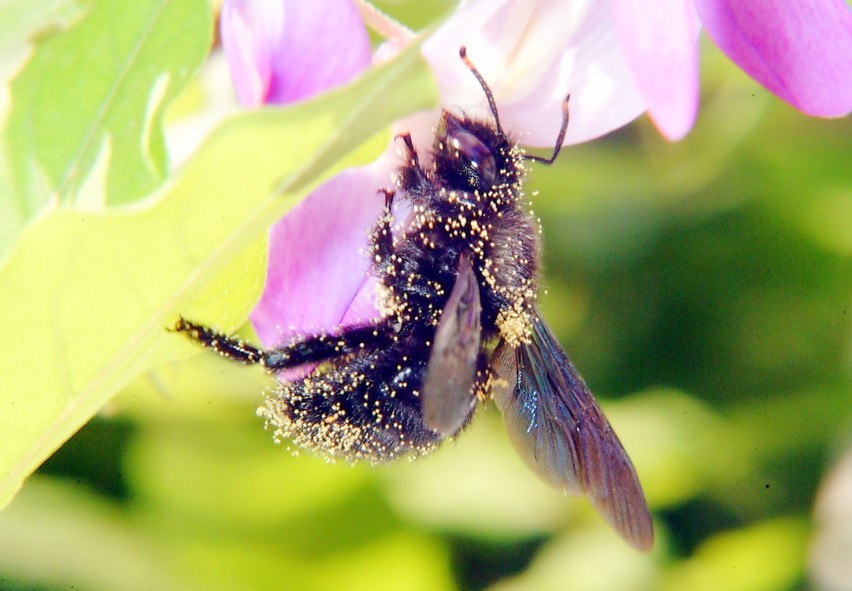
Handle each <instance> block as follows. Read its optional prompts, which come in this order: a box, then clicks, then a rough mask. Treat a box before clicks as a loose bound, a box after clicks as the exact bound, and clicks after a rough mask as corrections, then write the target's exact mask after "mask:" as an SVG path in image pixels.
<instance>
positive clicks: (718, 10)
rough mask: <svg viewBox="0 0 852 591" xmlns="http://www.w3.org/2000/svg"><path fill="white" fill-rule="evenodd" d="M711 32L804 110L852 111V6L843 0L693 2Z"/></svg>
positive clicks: (746, 67) (758, 77)
mask: <svg viewBox="0 0 852 591" xmlns="http://www.w3.org/2000/svg"><path fill="white" fill-rule="evenodd" d="M695 6H696V9H697V11H698V16H699V17H700V18H701V21H702V24H703V25H704V26H705V27H706V29H707V34H708V35H709V36H710V38H711V39H713V41H714V42H715V43H716V44H717V45H718V46H719V48H720V49H721V50H722V51H723V52H725V54H726V55H727V56H728V57H729V58H731V59H732V60H733V61H734V62H736V63H737V65H739V66H740V67H741V68H742V69H743V70H744V71H745V72H746V73H748V74H749V75H750V76H751V77H752V78H754V79H755V80H757V81H758V82H760V83H761V84H762V85H763V86H765V87H766V88H767V89H769V90H770V91H771V92H773V93H774V94H776V95H777V96H778V97H780V98H782V99H783V100H785V101H787V102H788V103H790V104H791V105H793V106H794V107H796V108H797V109H799V110H800V111H802V112H804V113H806V114H808V115H815V116H820V117H836V116H841V115H845V114H847V113H849V112H850V111H852V10H850V9H849V7H848V6H847V5H846V3H845V2H844V1H843V0H798V1H796V2H790V1H788V0H748V1H746V0H734V1H730V0H695Z"/></svg>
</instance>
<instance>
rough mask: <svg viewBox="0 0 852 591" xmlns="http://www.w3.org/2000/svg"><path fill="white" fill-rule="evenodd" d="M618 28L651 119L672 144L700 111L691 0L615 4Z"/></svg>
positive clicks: (618, 0)
mask: <svg viewBox="0 0 852 591" xmlns="http://www.w3.org/2000/svg"><path fill="white" fill-rule="evenodd" d="M612 6H613V13H614V14H615V25H616V27H617V30H618V34H619V37H620V38H621V44H622V47H623V48H624V52H625V55H626V57H627V61H628V62H629V63H630V68H631V70H632V71H633V75H634V76H635V77H636V82H637V84H638V85H639V89H640V91H641V93H642V96H643V97H644V99H645V104H646V105H647V106H648V114H649V115H650V116H651V119H653V120H654V123H655V124H656V125H657V127H658V128H659V130H660V132H661V133H662V134H663V135H664V136H665V137H666V138H668V139H669V140H671V141H676V140H679V139H681V138H682V137H683V136H685V135H686V134H687V133H688V132H689V130H690V129H691V128H692V124H693V123H694V122H695V114H696V111H697V110H698V44H697V39H698V32H699V25H698V17H697V16H696V14H695V9H694V7H693V4H692V1H691V0H656V1H655V2H644V1H642V0H612Z"/></svg>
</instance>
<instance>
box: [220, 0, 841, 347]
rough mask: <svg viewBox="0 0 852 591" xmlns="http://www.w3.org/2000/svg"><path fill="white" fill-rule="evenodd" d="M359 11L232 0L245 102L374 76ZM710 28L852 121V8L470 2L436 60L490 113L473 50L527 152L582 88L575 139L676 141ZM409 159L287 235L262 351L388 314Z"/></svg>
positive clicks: (327, 201)
mask: <svg viewBox="0 0 852 591" xmlns="http://www.w3.org/2000/svg"><path fill="white" fill-rule="evenodd" d="M320 5H321V6H320ZM360 8H361V14H359V11H358V7H357V6H355V5H353V3H352V2H351V1H350V0H323V1H322V2H319V3H316V2H314V3H306V2H299V1H297V0H225V2H224V4H223V12H222V37H223V42H224V46H225V51H226V54H227V56H228V59H229V64H230V67H231V71H232V77H233V80H234V84H235V86H236V89H237V94H238V97H239V98H240V100H241V102H242V103H243V104H244V105H247V106H256V105H259V104H261V103H285V102H290V101H293V100H299V99H303V98H307V97H309V96H311V95H313V94H315V93H317V92H322V91H323V90H326V89H328V88H329V87H331V86H333V85H336V84H340V83H343V82H345V81H347V80H349V79H351V78H352V77H353V76H354V75H356V74H357V73H358V72H360V71H361V70H363V69H366V68H368V67H370V64H371V56H370V47H369V40H368V37H367V32H366V28H365V26H364V24H363V20H362V16H361V15H362V14H364V13H367V12H370V11H371V10H372V9H371V8H370V7H369V6H368V5H364V4H363V3H362V4H361V5H360ZM702 25H703V26H704V27H705V28H706V30H707V32H708V34H709V35H710V37H711V38H712V39H714V40H715V41H716V43H717V44H718V45H719V46H720V48H721V49H722V50H723V51H725V52H726V53H727V54H728V55H729V56H730V57H731V58H732V59H733V60H734V61H735V62H736V63H738V64H739V65H740V66H741V67H742V68H743V69H744V70H745V71H746V72H748V73H749V74H751V75H752V76H753V77H754V78H755V79H756V80H758V81H759V82H761V83H762V84H764V85H765V86H766V87H767V88H769V89H770V90H771V91H772V92H774V93H775V94H777V95H778V96H780V97H781V98H783V99H784V100H787V101H788V102H790V103H791V104H793V105H794V106H796V107H797V108H799V109H800V110H802V111H804V112H805V113H809V114H814V115H822V116H836V115H842V114H844V113H847V112H849V111H850V110H852V15H850V11H849V9H848V7H846V5H845V4H844V3H843V1H842V0H807V1H806V2H805V1H803V2H801V3H796V5H795V6H792V5H791V4H788V3H784V2H781V1H780V0H747V1H746V0H744V1H742V2H729V1H726V0H660V1H659V2H655V3H652V4H648V3H644V2H639V1H638V0H612V2H601V1H594V0H534V1H530V0H527V1H522V0H501V1H495V0H469V1H467V2H462V3H461V5H460V7H459V8H458V9H457V11H456V12H455V14H453V15H452V16H451V17H450V18H449V19H448V20H447V21H446V22H445V23H444V24H443V25H442V26H441V27H440V28H439V29H438V30H437V31H435V32H434V33H433V34H432V35H431V36H430V37H429V38H428V39H426V40H425V41H424V43H423V45H422V52H423V55H424V57H425V58H426V60H427V61H428V62H429V63H430V65H431V66H432V68H433V72H434V75H435V78H436V81H437V83H438V86H439V89H440V92H441V103H442V105H443V106H444V107H445V108H448V109H451V110H458V111H464V112H466V113H470V114H480V115H483V116H486V115H487V114H488V111H487V109H488V106H487V102H486V100H485V96H484V94H483V93H482V90H481V88H480V87H479V86H478V84H477V83H476V81H475V80H474V79H473V77H472V76H471V75H470V72H469V71H468V70H467V69H466V68H465V67H464V65H463V64H462V63H461V62H460V60H459V58H458V49H459V47H461V46H466V47H467V49H468V55H469V56H470V57H471V59H472V60H473V61H474V62H475V64H476V66H477V68H478V69H479V70H480V72H481V73H482V74H483V76H484V78H485V79H486V80H487V81H488V83H489V85H490V87H491V89H492V91H493V93H494V97H495V99H496V101H497V104H498V105H499V109H500V116H501V120H502V122H503V125H504V127H506V128H507V129H508V130H509V132H510V133H512V134H513V135H514V136H515V137H516V138H517V139H518V140H519V141H520V142H521V143H522V144H524V145H527V146H531V147H549V146H552V144H553V142H554V139H555V136H556V132H557V130H558V128H559V122H560V117H561V109H560V105H561V103H562V101H563V99H564V97H565V94H566V93H567V92H569V91H570V93H571V97H572V98H571V115H572V120H571V126H570V127H569V131H568V134H567V136H566V138H565V143H566V144H570V143H577V142H582V141H587V140H591V139H594V138H596V137H599V136H601V135H603V134H605V133H607V132H609V131H611V130H613V129H616V128H618V127H620V126H622V125H624V124H626V123H628V122H629V121H631V120H632V119H634V118H636V117H637V116H638V115H640V114H641V113H642V112H644V111H645V110H648V111H649V113H650V115H651V117H652V119H653V120H654V122H655V123H656V124H657V126H658V127H659V128H660V130H661V132H662V133H663V134H664V135H665V136H666V137H668V138H669V139H673V140H674V139H679V138H680V137H682V136H683V135H685V134H686V133H687V132H688V130H689V129H690V128H691V126H692V123H693V121H694V118H695V113H696V110H697V102H698V70H697V68H698V54H697V45H696V39H697V36H698V32H699V30H700V28H701V26H702ZM393 41H394V43H396V44H398V43H399V42H400V39H399V38H397V39H395V40H393ZM403 41H404V39H403ZM394 43H391V44H389V45H386V46H384V47H383V48H382V50H380V52H379V53H380V54H381V55H384V54H385V53H387V49H388V47H391V49H392V48H393V47H394ZM436 120H437V114H434V113H433V114H428V115H419V116H415V117H412V118H410V119H408V120H406V121H404V122H399V123H398V124H397V128H398V129H397V131H408V132H410V134H411V136H412V138H413V139H414V141H415V145H416V146H417V148H418V150H419V151H422V152H424V153H425V152H426V151H427V150H428V147H429V144H430V143H431V137H432V131H431V130H432V127H433V126H434V124H435V121H436ZM398 164H399V163H398V160H397V158H396V156H395V150H394V147H393V146H392V145H391V146H389V149H388V151H387V152H386V153H385V155H383V156H382V158H380V159H379V160H378V161H376V162H375V163H373V164H372V165H370V166H367V167H363V168H354V169H350V170H348V171H346V172H344V173H343V174H342V175H340V176H338V177H337V178H335V179H332V180H331V181H329V182H328V183H326V184H324V185H323V186H321V187H320V188H319V189H317V190H316V191H315V192H314V193H313V194H312V195H310V196H309V197H308V198H307V199H305V200H304V201H303V202H302V203H301V204H300V205H299V206H298V207H296V208H295V209H294V210H292V211H291V212H290V213H289V214H288V215H287V216H286V217H285V218H284V219H283V220H281V221H280V222H279V223H278V224H276V225H275V226H274V227H273V229H272V231H271V235H270V256H269V260H270V264H269V270H268V277H267V284H266V287H265V290H264V293H263V296H262V297H261V300H260V302H259V303H258V305H257V307H256V308H255V310H254V311H253V312H252V315H251V319H252V322H253V324H254V327H255V329H256V331H257V333H258V336H259V337H260V340H261V342H262V343H263V345H264V346H267V347H268V346H274V345H277V344H280V343H281V342H282V341H284V340H286V339H287V338H289V337H290V336H291V335H293V334H303V333H306V332H316V331H321V330H332V329H334V328H335V327H337V326H339V325H341V324H349V323H353V322H357V321H359V320H360V321H365V320H368V319H370V318H373V317H375V316H377V315H378V311H377V310H376V307H375V304H374V303H373V301H372V299H371V296H372V293H373V290H372V285H371V282H370V279H369V263H368V261H367V260H366V257H365V256H364V254H363V252H364V250H365V248H366V245H367V232H368V229H369V228H370V226H372V224H373V223H374V222H375V220H376V219H378V217H379V215H380V213H381V209H382V206H383V200H382V199H381V198H380V197H379V195H378V189H379V188H381V187H388V186H390V185H391V175H392V172H393V170H394V168H395V167H396V166H398ZM396 205H397V203H396V202H395V206H396ZM395 217H397V219H401V218H403V217H404V216H402V215H399V212H395ZM316 294H322V297H316Z"/></svg>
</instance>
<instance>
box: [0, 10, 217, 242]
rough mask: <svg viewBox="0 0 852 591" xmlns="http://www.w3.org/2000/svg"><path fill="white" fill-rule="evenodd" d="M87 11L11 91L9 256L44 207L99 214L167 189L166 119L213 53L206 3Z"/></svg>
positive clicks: (52, 38)
mask: <svg viewBox="0 0 852 591" xmlns="http://www.w3.org/2000/svg"><path fill="white" fill-rule="evenodd" d="M81 4H82V7H83V8H82V10H83V11H84V12H85V15H84V16H82V17H81V18H79V20H77V21H76V22H74V23H73V25H72V26H70V27H69V28H67V29H64V30H58V31H53V32H52V33H53V34H44V35H43V36H42V38H41V39H40V41H39V42H38V43H37V45H36V46H35V50H34V52H33V54H32V55H31V56H30V58H29V59H28V61H27V62H26V65H25V66H24V68H23V70H22V71H21V72H20V73H19V74H18V75H17V77H16V78H15V80H14V82H13V83H12V85H11V93H10V99H9V100H10V105H9V115H8V121H6V126H5V141H4V144H3V146H2V148H0V149H2V153H3V154H5V158H3V160H5V162H6V166H7V170H6V171H5V175H6V176H8V185H9V186H8V189H9V192H8V193H7V194H5V195H4V196H3V200H2V205H0V219H2V220H3V222H2V225H0V254H2V253H5V251H7V249H8V248H9V246H10V244H11V243H12V240H13V239H14V238H15V237H16V235H17V233H18V232H19V231H20V230H21V229H22V228H23V227H24V226H26V224H27V223H29V222H30V221H31V220H32V219H33V218H34V217H35V216H37V215H39V214H40V213H41V212H42V211H43V210H44V209H45V208H55V207H61V208H75V209H85V210H88V211H97V210H99V209H102V208H103V207H105V206H107V205H111V204H119V203H130V202H133V201H135V200H137V199H139V198H140V197H142V196H144V195H146V194H147V193H149V192H150V191H151V190H153V189H154V188H155V187H156V186H158V185H159V184H160V183H161V182H162V181H163V180H164V179H165V176H166V172H167V168H168V163H167V159H166V153H165V145H164V141H163V132H162V128H161V125H160V124H161V120H162V116H163V112H164V110H165V107H166V106H167V105H168V103H169V101H170V100H171V99H172V98H173V97H174V96H175V95H176V94H177V93H178V92H179V91H180V90H181V88H182V87H183V86H184V84H185V83H186V81H187V79H188V78H189V77H190V76H191V75H192V74H193V72H194V71H195V70H196V69H197V68H198V66H199V65H200V64H201V62H202V60H203V58H204V56H205V55H206V54H207V52H208V51H209V48H210V43H211V38H212V30H213V23H212V19H211V17H210V7H209V3H208V2H207V1H206V0H157V1H154V2H109V1H107V0H90V1H89V2H86V3H81ZM20 6H23V5H20ZM47 8H53V10H54V11H55V10H56V8H55V7H43V9H47ZM10 10H11V9H10Z"/></svg>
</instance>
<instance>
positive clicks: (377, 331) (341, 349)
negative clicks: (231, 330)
mask: <svg viewBox="0 0 852 591" xmlns="http://www.w3.org/2000/svg"><path fill="white" fill-rule="evenodd" d="M172 331H173V332H182V333H185V334H186V335H187V336H188V337H189V338H191V339H192V340H194V341H196V342H198V343H200V344H201V345H203V346H204V347H206V348H208V349H212V350H213V351H216V352H217V353H218V354H219V355H221V356H222V357H225V358H226V359H230V360H231V361H236V362H238V363H242V364H243V365H254V364H256V363H260V364H262V365H263V366H264V367H266V368H267V369H268V370H269V371H271V372H277V371H281V370H284V369H292V368H294V367H299V366H300V365H305V364H308V363H319V362H323V361H328V360H329V359H335V358H337V357H343V356H345V355H351V354H357V353H358V352H360V351H364V350H373V349H377V348H379V347H387V346H389V345H390V344H391V343H392V342H393V338H392V333H391V330H390V325H389V323H388V322H387V321H384V320H382V321H379V322H377V323H375V324H368V325H363V326H353V327H350V328H346V329H344V330H342V331H341V332H340V333H339V334H318V335H312V336H308V337H304V338H301V339H298V340H296V341H294V342H293V343H290V344H289V345H285V346H283V347H276V348H273V349H266V350H264V349H259V348H258V347H255V346H253V345H251V344H249V343H246V342H245V341H243V340H242V339H235V338H233V337H229V336H227V335H226V334H224V333H221V332H218V331H216V330H214V329H212V328H209V327H207V326H204V325H202V324H197V323H195V322H190V321H189V320H187V319H185V318H183V317H181V318H180V319H179V320H178V321H177V323H175V326H174V328H173V329H172Z"/></svg>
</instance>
